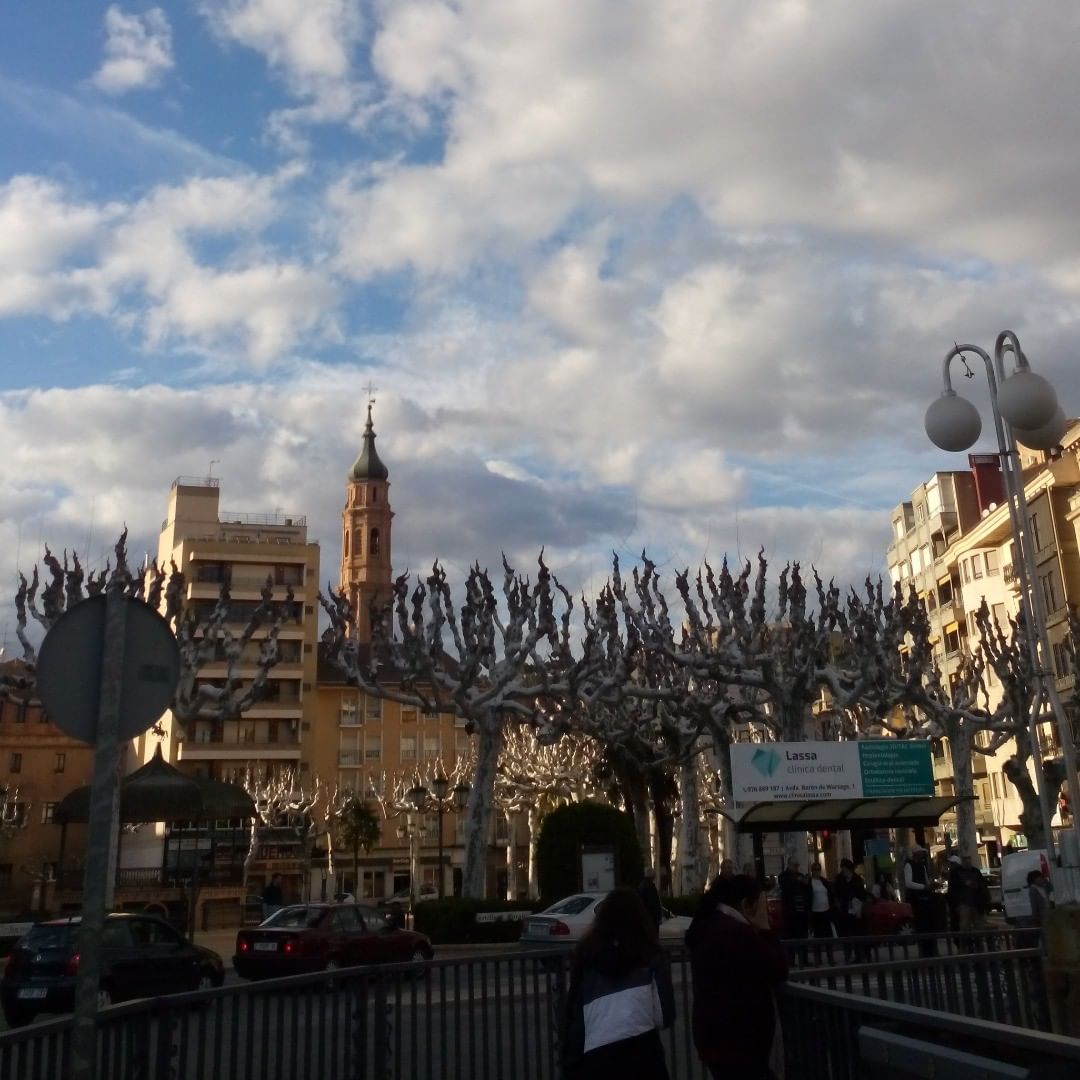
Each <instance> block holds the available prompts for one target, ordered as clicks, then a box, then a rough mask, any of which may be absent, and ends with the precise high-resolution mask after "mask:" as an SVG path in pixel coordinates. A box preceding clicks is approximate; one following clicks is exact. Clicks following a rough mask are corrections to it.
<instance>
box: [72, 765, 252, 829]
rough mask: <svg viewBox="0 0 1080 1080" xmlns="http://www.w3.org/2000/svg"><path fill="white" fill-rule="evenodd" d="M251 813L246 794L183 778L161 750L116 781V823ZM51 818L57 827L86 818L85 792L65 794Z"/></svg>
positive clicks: (219, 784) (217, 782)
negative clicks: (117, 784) (118, 801)
mask: <svg viewBox="0 0 1080 1080" xmlns="http://www.w3.org/2000/svg"><path fill="white" fill-rule="evenodd" d="M254 813H255V804H254V802H252V799H251V796H250V795H248V793H247V792H246V791H245V790H244V789H243V788H241V787H237V786H236V785H235V784H226V783H222V782H221V781H220V780H206V779H203V778H202V777H198V776H187V775H186V774H185V773H182V772H181V771H180V770H179V769H177V768H174V767H173V766H172V765H170V764H169V763H168V762H167V761H166V760H165V759H164V758H163V757H162V756H161V747H160V746H159V747H158V748H157V750H156V751H155V752H154V756H153V757H152V758H151V759H150V761H148V762H147V763H146V764H145V765H143V766H142V768H140V769H136V770H135V771H134V772H133V773H128V775H127V776H125V777H124V778H123V779H122V780H121V781H120V821H121V822H123V823H126V824H137V823H140V822H148V821H196V820H208V819H211V818H246V817H252V816H253V815H254ZM53 820H54V821H56V822H57V823H59V824H61V825H68V824H73V823H85V822H87V821H89V820H90V788H89V787H80V788H76V789H75V790H74V791H70V792H68V794H67V795H65V796H64V798H63V799H61V800H60V803H59V804H58V805H57V807H56V812H55V814H54V815H53Z"/></svg>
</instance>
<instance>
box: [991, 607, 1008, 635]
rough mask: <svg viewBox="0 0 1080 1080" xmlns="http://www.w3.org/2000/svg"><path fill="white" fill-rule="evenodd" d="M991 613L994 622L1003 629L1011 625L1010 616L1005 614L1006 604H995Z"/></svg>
mask: <svg viewBox="0 0 1080 1080" xmlns="http://www.w3.org/2000/svg"><path fill="white" fill-rule="evenodd" d="M990 614H991V615H993V616H994V622H996V623H997V624H998V626H1000V627H1001V628H1002V630H1004V629H1005V627H1007V626H1008V625H1009V616H1008V615H1006V614H1005V605H1004V604H995V605H994V606H993V607H992V608H991V609H990Z"/></svg>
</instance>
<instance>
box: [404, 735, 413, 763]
mask: <svg viewBox="0 0 1080 1080" xmlns="http://www.w3.org/2000/svg"><path fill="white" fill-rule="evenodd" d="M401 760H402V761H415V760H416V736H415V735H402V736H401Z"/></svg>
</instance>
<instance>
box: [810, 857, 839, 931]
mask: <svg viewBox="0 0 1080 1080" xmlns="http://www.w3.org/2000/svg"><path fill="white" fill-rule="evenodd" d="M835 907H836V903H835V901H834V898H833V891H832V886H831V885H830V884H829V883H828V882H827V881H826V880H825V879H824V878H823V877H822V876H821V863H818V862H812V863H811V864H810V929H811V931H812V932H813V934H814V937H816V938H823V937H835V936H836V926H835V924H834V923H833V910H834V909H835Z"/></svg>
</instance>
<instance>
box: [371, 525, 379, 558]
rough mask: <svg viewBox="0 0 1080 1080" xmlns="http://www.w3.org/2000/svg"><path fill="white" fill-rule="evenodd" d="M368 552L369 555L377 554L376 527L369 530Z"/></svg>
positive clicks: (377, 535) (377, 539)
mask: <svg viewBox="0 0 1080 1080" xmlns="http://www.w3.org/2000/svg"><path fill="white" fill-rule="evenodd" d="M368 554H369V555H378V554H379V530H378V529H372V530H371V540H370V541H369V542H368Z"/></svg>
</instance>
